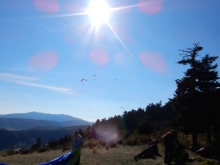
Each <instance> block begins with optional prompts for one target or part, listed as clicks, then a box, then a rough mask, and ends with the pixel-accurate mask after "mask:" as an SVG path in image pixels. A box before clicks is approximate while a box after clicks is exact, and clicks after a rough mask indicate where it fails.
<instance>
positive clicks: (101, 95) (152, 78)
mask: <svg viewBox="0 0 220 165" xmlns="http://www.w3.org/2000/svg"><path fill="white" fill-rule="evenodd" d="M91 3H92V2H91V1H89V0H1V1H0V114H9V113H23V112H30V111H37V112H43V113H51V114H67V115H71V116H74V117H78V118H81V119H84V120H87V121H96V120H97V119H103V118H106V119H107V118H108V117H113V116H115V115H122V114H123V111H125V110H126V111H130V110H132V109H138V108H139V107H140V108H146V106H147V105H148V104H149V103H158V102H159V101H162V104H163V105H164V103H166V102H167V101H168V98H172V97H173V93H174V91H175V89H176V83H175V80H176V79H178V78H182V77H183V76H184V74H183V72H184V71H185V70H186V69H187V68H188V66H182V65H179V64H177V63H176V62H177V61H179V60H180V59H181V56H180V55H179V54H180V53H181V52H180V51H179V50H180V49H186V48H190V47H192V46H193V44H194V43H198V42H199V43H200V45H201V46H203V48H204V49H203V51H201V53H200V55H201V56H204V55H205V54H206V53H208V54H210V55H211V56H219V55H220V17H219V16H220V1H219V0H140V1H138V0H121V1H119V0H108V1H107V3H108V6H109V7H110V8H105V4H104V1H102V0H99V2H98V4H99V5H98V6H97V7H96V9H95V11H94V10H93V9H92V8H91V7H89V6H92V4H91ZM93 3H94V2H93ZM103 4H104V5H103ZM93 5H96V4H95V3H94V4H93ZM103 8H104V9H103ZM96 12H99V13H96ZM92 13H94V15H95V16H92V15H93V14H92ZM100 16H102V17H101V18H99V17H100ZM107 16H108V18H107ZM97 19H102V21H98V22H97V21H96V20H97ZM216 63H218V64H220V58H219V59H218V60H217V61H216ZM218 72H220V69H219V67H218ZM122 107H123V108H122Z"/></svg>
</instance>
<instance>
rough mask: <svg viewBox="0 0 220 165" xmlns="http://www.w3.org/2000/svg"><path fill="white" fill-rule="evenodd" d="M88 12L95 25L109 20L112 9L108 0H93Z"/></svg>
mask: <svg viewBox="0 0 220 165" xmlns="http://www.w3.org/2000/svg"><path fill="white" fill-rule="evenodd" d="M88 13H89V16H90V18H91V20H92V23H93V24H95V26H100V25H101V24H103V23H105V22H107V21H108V19H109V17H110V13H111V10H110V7H109V5H108V3H107V2H106V0H91V1H90V4H89V9H88Z"/></svg>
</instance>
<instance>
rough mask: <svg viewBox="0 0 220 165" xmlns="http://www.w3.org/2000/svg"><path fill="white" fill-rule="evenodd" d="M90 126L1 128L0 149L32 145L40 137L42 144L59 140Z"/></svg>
mask: <svg viewBox="0 0 220 165" xmlns="http://www.w3.org/2000/svg"><path fill="white" fill-rule="evenodd" d="M87 127H88V126H72V127H66V128H57V127H47V128H46V127H42V128H36V129H27V130H20V131H9V130H5V129H0V135H1V136H0V150H3V149H12V148H18V147H23V148H27V147H31V146H32V145H33V144H35V143H36V139H37V138H40V139H41V142H42V145H43V144H46V143H48V142H50V141H52V140H58V139H59V138H61V137H64V136H66V135H71V136H72V135H73V134H74V132H75V131H76V130H78V129H81V130H83V131H85V130H86V129H87Z"/></svg>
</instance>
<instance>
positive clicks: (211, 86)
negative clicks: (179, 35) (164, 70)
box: [171, 44, 219, 146]
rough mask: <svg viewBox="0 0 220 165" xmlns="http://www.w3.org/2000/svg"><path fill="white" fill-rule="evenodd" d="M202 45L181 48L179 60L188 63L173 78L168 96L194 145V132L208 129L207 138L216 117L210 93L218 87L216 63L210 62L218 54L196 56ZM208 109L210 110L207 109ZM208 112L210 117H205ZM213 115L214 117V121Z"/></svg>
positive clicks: (195, 141)
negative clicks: (172, 91) (179, 75)
mask: <svg viewBox="0 0 220 165" xmlns="http://www.w3.org/2000/svg"><path fill="white" fill-rule="evenodd" d="M202 49H203V48H202V47H201V46H199V44H194V47H193V48H188V49H186V50H181V51H182V52H183V54H181V55H182V57H183V59H182V60H180V61H179V62H178V63H179V64H183V65H189V66H190V68H189V69H187V70H186V72H185V73H184V77H183V78H181V79H177V80H176V84H177V89H176V91H175V94H174V98H173V99H171V103H172V104H173V106H174V108H175V111H176V112H177V114H178V119H179V120H180V122H181V123H182V127H183V129H184V130H185V131H186V132H189V133H192V135H193V136H192V143H193V145H194V146H197V145H198V143H197V133H204V132H207V134H208V137H207V141H210V136H211V127H212V126H214V124H216V122H217V117H219V116H218V115H219V114H218V113H217V110H216V108H214V106H213V105H215V104H216V98H214V97H213V96H214V95H213V94H215V92H216V91H217V90H218V88H219V82H218V79H219V77H218V72H216V71H215V69H216V68H217V64H215V65H212V63H213V62H214V61H215V60H216V59H217V57H210V56H209V55H206V56H205V57H203V58H202V59H201V60H197V59H196V57H198V53H199V51H201V50H202ZM210 112H211V113H210ZM207 115H209V117H207ZM212 118H214V119H215V120H214V123H213V120H212Z"/></svg>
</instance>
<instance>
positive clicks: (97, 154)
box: [0, 143, 204, 165]
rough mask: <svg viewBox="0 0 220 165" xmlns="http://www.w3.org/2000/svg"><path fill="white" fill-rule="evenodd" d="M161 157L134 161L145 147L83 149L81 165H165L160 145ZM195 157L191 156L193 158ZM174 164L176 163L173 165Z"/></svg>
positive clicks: (32, 158)
mask: <svg viewBox="0 0 220 165" xmlns="http://www.w3.org/2000/svg"><path fill="white" fill-rule="evenodd" d="M158 147H159V153H160V156H157V157H156V158H155V159H151V158H148V159H141V160H138V161H134V160H133V157H134V156H135V155H136V154H138V153H140V152H141V151H142V150H143V149H144V148H145V146H120V145H118V146H117V147H115V148H110V149H108V150H106V149H105V148H95V149H88V148H83V149H82V154H81V165H163V164H164V163H163V146H162V144H161V143H160V144H158ZM67 152H69V151H66V152H62V150H61V149H60V150H53V151H47V152H45V153H37V152H35V153H32V154H27V155H20V154H17V155H13V156H7V157H2V156H0V162H4V163H8V164H11V165H37V164H38V163H43V162H47V161H50V160H52V159H54V158H56V157H58V156H61V155H62V154H65V153H67ZM193 156H194V155H192V154H191V155H190V157H193ZM203 163H204V161H203V162H198V161H197V160H195V161H194V162H191V163H185V165H202V164H203ZM173 164H174V163H173Z"/></svg>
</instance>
